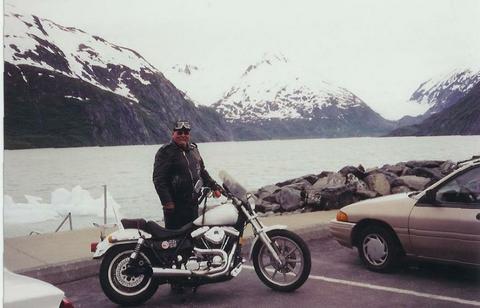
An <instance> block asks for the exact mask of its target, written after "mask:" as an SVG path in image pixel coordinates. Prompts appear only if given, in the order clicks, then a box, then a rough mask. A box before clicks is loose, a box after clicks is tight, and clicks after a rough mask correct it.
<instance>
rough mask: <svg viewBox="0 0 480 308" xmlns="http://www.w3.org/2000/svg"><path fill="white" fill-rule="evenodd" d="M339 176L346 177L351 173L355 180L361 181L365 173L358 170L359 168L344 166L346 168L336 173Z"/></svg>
mask: <svg viewBox="0 0 480 308" xmlns="http://www.w3.org/2000/svg"><path fill="white" fill-rule="evenodd" d="M338 172H339V173H340V174H342V175H343V176H347V174H349V173H351V174H353V175H355V176H356V177H357V178H359V179H363V178H364V177H365V171H362V170H360V169H359V168H357V167H354V166H346V167H343V168H342V169H340V171H338Z"/></svg>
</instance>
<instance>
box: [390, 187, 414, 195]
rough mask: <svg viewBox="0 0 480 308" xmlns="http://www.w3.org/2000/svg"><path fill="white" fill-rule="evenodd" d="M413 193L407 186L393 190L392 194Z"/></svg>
mask: <svg viewBox="0 0 480 308" xmlns="http://www.w3.org/2000/svg"><path fill="white" fill-rule="evenodd" d="M409 191H411V189H410V188H408V187H407V186H397V187H393V188H392V194H398V193H404V192H409Z"/></svg>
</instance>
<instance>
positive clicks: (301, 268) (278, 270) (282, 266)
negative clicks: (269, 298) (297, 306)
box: [252, 230, 311, 291]
mask: <svg viewBox="0 0 480 308" xmlns="http://www.w3.org/2000/svg"><path fill="white" fill-rule="evenodd" d="M267 234H268V236H269V238H270V240H271V241H272V245H273V247H274V249H275V250H276V252H277V254H278V256H279V257H280V260H281V261H282V262H281V263H279V262H278V261H277V260H276V259H275V258H274V257H273V255H272V254H271V253H270V251H269V249H268V248H267V246H266V245H264V243H263V242H261V241H260V240H259V241H257V243H256V244H255V247H254V249H253V254H252V257H253V264H254V267H255V271H256V272H257V275H258V276H259V278H260V279H261V280H262V281H263V282H264V283H265V284H266V285H267V286H269V287H270V288H272V289H274V290H278V291H293V290H295V289H297V288H299V287H300V286H301V285H302V284H303V283H304V282H305V280H306V279H307V278H308V275H309V274H310V268H311V260H310V251H309V249H308V246H307V245H306V244H305V242H304V241H303V240H302V239H301V238H300V237H299V236H297V235H296V234H294V233H292V232H290V231H287V230H273V231H270V232H268V233H267Z"/></svg>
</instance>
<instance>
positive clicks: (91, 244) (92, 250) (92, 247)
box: [90, 242, 98, 252]
mask: <svg viewBox="0 0 480 308" xmlns="http://www.w3.org/2000/svg"><path fill="white" fill-rule="evenodd" d="M97 245H98V243H97V242H95V243H90V251H91V252H95V251H97Z"/></svg>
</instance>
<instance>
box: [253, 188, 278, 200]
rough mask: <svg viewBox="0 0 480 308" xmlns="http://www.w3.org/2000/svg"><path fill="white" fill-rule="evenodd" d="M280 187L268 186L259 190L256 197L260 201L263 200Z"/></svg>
mask: <svg viewBox="0 0 480 308" xmlns="http://www.w3.org/2000/svg"><path fill="white" fill-rule="evenodd" d="M279 190H280V187H278V186H276V185H268V186H264V187H262V188H260V189H259V190H258V192H257V193H256V195H257V197H258V198H260V199H264V198H265V197H267V196H270V195H271V194H273V193H275V192H276V191H279Z"/></svg>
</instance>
